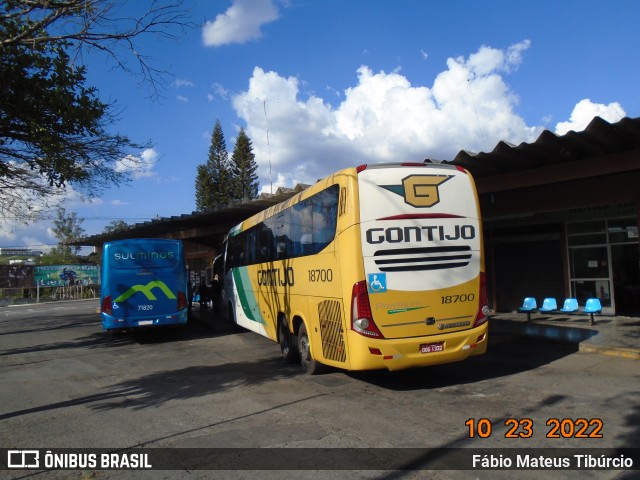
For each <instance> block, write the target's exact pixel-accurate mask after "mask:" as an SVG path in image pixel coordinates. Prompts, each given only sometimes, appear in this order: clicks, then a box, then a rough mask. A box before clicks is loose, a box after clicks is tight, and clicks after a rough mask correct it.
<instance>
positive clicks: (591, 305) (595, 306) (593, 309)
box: [583, 298, 602, 325]
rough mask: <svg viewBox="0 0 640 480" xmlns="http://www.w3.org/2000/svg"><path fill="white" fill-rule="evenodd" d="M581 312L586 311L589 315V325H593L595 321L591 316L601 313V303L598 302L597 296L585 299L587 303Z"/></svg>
mask: <svg viewBox="0 0 640 480" xmlns="http://www.w3.org/2000/svg"><path fill="white" fill-rule="evenodd" d="M583 312H584V313H588V314H589V315H590V316H591V325H595V324H596V322H595V320H594V318H593V316H594V315H595V314H596V313H602V304H601V303H600V299H598V298H589V299H587V304H586V305H585V306H584V310H583Z"/></svg>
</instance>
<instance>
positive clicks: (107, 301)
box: [100, 295, 113, 315]
mask: <svg viewBox="0 0 640 480" xmlns="http://www.w3.org/2000/svg"><path fill="white" fill-rule="evenodd" d="M100 310H101V311H102V313H106V314H107V315H113V309H112V307H111V295H107V296H106V297H104V299H103V300H102V307H101V309H100Z"/></svg>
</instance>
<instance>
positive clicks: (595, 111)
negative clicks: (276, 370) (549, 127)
mask: <svg viewBox="0 0 640 480" xmlns="http://www.w3.org/2000/svg"><path fill="white" fill-rule="evenodd" d="M625 116H626V112H625V111H624V110H623V108H622V106H621V105H620V104H619V103H618V102H612V103H610V104H609V105H604V104H602V103H593V102H592V101H591V100H590V99H588V98H585V99H583V100H580V101H579V102H578V103H577V104H576V106H575V107H574V108H573V111H572V112H571V117H570V118H569V121H568V122H559V123H558V124H557V125H556V133H557V134H558V135H564V134H565V133H567V132H568V131H570V130H573V131H576V132H577V131H580V130H584V129H585V128H586V127H587V125H589V122H591V120H593V117H601V118H602V119H603V120H606V121H607V122H610V123H612V122H617V121H618V120H621V119H622V118H624V117H625Z"/></svg>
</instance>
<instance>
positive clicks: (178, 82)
mask: <svg viewBox="0 0 640 480" xmlns="http://www.w3.org/2000/svg"><path fill="white" fill-rule="evenodd" d="M173 86H174V87H176V88H181V87H193V86H194V85H193V82H192V81H191V80H187V79H184V78H177V79H175V80H174V81H173Z"/></svg>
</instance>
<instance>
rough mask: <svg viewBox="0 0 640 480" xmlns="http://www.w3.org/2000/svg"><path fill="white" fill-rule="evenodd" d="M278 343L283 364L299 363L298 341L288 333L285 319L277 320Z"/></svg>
mask: <svg viewBox="0 0 640 480" xmlns="http://www.w3.org/2000/svg"><path fill="white" fill-rule="evenodd" d="M278 342H279V343H280V351H281V352H282V358H284V361H285V362H287V363H298V362H299V361H300V352H299V351H298V339H297V338H296V336H295V335H293V334H292V333H291V332H290V331H289V328H288V326H287V319H286V318H285V317H280V319H279V320H278Z"/></svg>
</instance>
